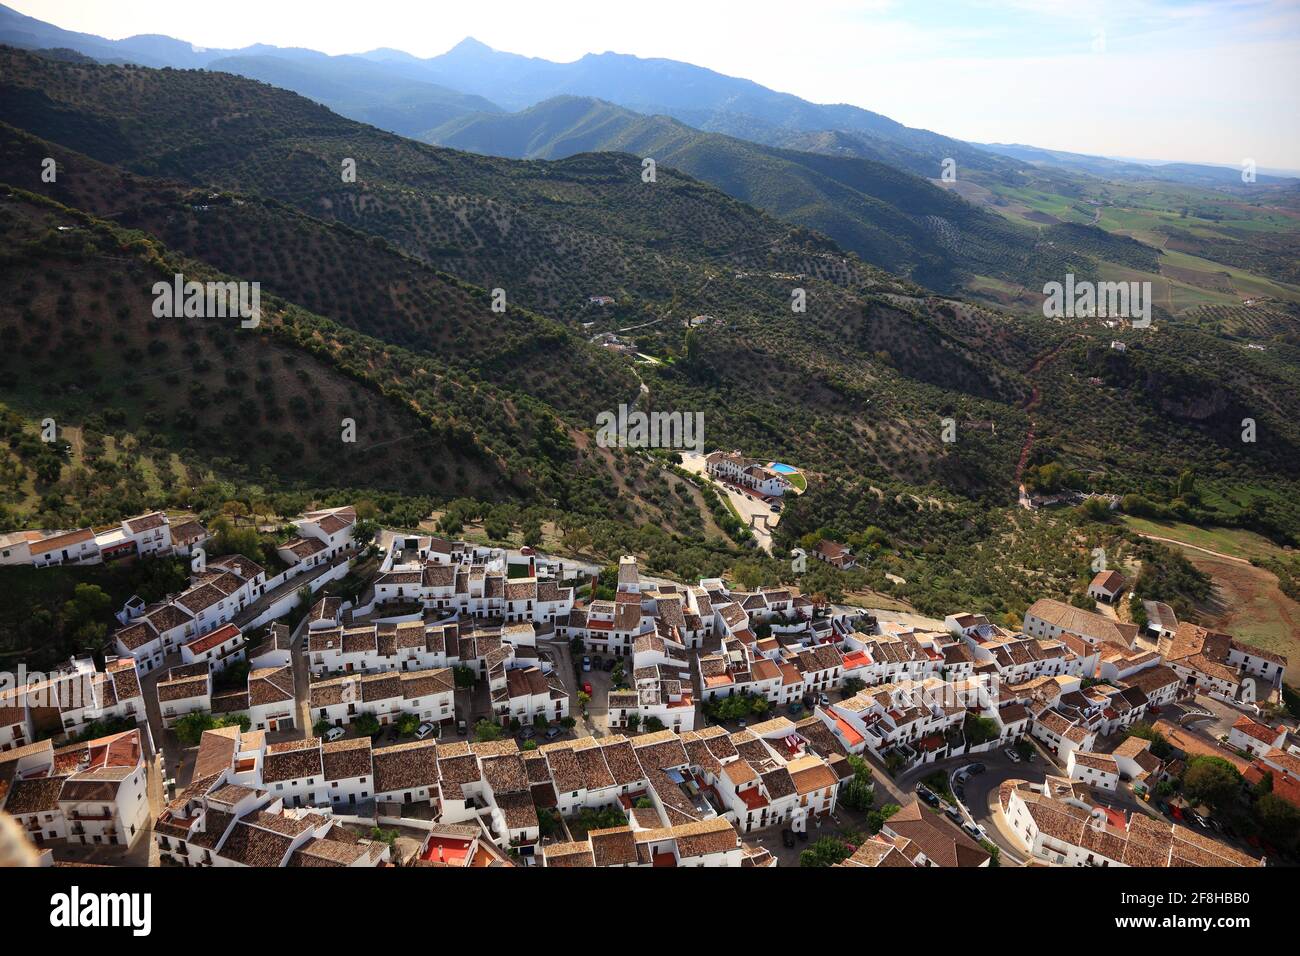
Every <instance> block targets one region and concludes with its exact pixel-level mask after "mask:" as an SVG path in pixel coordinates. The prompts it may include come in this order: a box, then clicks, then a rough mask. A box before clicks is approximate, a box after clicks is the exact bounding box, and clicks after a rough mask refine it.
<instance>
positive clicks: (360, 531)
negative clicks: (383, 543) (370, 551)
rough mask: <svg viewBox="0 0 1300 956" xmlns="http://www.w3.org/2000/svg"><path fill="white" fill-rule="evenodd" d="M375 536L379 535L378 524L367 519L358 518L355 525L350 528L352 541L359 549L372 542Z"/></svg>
mask: <svg viewBox="0 0 1300 956" xmlns="http://www.w3.org/2000/svg"><path fill="white" fill-rule="evenodd" d="M377 534H379V522H377V521H372V520H371V519H369V518H359V519H358V520H357V523H356V524H354V525H353V526H352V540H353V541H355V542H356V544H357V547H358V548H361V549H364V548H365V547H367V546H368V545H369V544H370V542H372V541H374V540H375V535H377Z"/></svg>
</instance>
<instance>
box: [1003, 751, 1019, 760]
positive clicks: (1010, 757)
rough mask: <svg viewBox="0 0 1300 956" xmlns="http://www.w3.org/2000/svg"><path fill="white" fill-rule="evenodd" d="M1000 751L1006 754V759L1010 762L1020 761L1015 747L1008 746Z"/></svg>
mask: <svg viewBox="0 0 1300 956" xmlns="http://www.w3.org/2000/svg"><path fill="white" fill-rule="evenodd" d="M1002 752H1003V753H1004V754H1006V755H1007V759H1008V760H1010V761H1011V762H1012V763H1020V754H1018V753H1016V751H1015V748H1013V747H1008V748H1007V749H1006V750H1004V751H1002Z"/></svg>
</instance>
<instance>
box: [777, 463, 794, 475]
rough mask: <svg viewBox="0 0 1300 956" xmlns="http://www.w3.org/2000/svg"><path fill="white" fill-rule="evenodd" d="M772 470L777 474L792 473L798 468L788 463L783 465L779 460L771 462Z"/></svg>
mask: <svg viewBox="0 0 1300 956" xmlns="http://www.w3.org/2000/svg"><path fill="white" fill-rule="evenodd" d="M772 470H773V471H775V472H776V473H777V474H778V475H793V474H795V473H796V472H798V470H799V469H798V468H791V467H790V466H789V465H783V464H781V463H780V462H779V461H774V462H772Z"/></svg>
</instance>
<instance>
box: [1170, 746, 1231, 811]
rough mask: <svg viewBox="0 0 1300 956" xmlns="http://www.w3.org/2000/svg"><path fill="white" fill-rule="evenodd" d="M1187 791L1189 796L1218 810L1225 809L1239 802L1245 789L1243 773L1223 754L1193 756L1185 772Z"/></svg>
mask: <svg viewBox="0 0 1300 956" xmlns="http://www.w3.org/2000/svg"><path fill="white" fill-rule="evenodd" d="M1183 792H1184V793H1185V794H1187V798H1188V799H1189V800H1192V801H1194V802H1197V803H1204V804H1206V805H1207V806H1209V807H1211V808H1212V809H1214V810H1225V809H1227V808H1228V807H1230V806H1232V804H1233V803H1234V802H1236V799H1237V796H1238V794H1240V792H1241V774H1240V773H1238V772H1237V768H1236V767H1234V766H1233V765H1232V764H1230V763H1229V762H1228V761H1226V760H1224V759H1223V758H1222V757H1212V756H1208V755H1197V756H1193V757H1189V758H1188V760H1187V772H1186V773H1184V774H1183Z"/></svg>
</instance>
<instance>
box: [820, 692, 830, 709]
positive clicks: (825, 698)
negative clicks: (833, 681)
mask: <svg viewBox="0 0 1300 956" xmlns="http://www.w3.org/2000/svg"><path fill="white" fill-rule="evenodd" d="M817 703H819V704H821V705H822V706H823V707H829V706H830V705H831V698H830V695H829V694H822V695H821V696H820V697H818V698H817Z"/></svg>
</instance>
